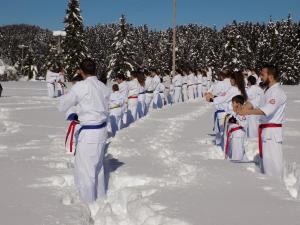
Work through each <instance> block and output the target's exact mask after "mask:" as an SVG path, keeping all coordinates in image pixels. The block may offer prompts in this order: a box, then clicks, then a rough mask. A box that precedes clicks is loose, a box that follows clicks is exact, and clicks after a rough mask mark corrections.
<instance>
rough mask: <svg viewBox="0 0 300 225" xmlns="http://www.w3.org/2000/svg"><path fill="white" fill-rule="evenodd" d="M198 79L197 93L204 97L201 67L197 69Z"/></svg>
mask: <svg viewBox="0 0 300 225" xmlns="http://www.w3.org/2000/svg"><path fill="white" fill-rule="evenodd" d="M196 79H197V95H198V98H203V96H202V73H201V70H200V69H199V70H197V76H196Z"/></svg>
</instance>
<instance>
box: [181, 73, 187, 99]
mask: <svg viewBox="0 0 300 225" xmlns="http://www.w3.org/2000/svg"><path fill="white" fill-rule="evenodd" d="M187 82H188V79H187V75H184V76H182V101H183V102H186V101H187V100H188V93H187Z"/></svg>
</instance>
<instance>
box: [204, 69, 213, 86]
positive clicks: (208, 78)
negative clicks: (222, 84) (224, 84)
mask: <svg viewBox="0 0 300 225" xmlns="http://www.w3.org/2000/svg"><path fill="white" fill-rule="evenodd" d="M212 73H213V72H212V69H211V67H209V68H206V75H207V89H210V86H211V83H212Z"/></svg>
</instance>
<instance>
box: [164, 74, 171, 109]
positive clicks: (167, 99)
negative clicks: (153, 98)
mask: <svg viewBox="0 0 300 225" xmlns="http://www.w3.org/2000/svg"><path fill="white" fill-rule="evenodd" d="M164 73H165V74H164V76H163V82H162V83H163V84H164V86H165V91H164V104H165V105H169V104H172V98H171V94H170V92H171V77H170V71H168V70H165V71H164Z"/></svg>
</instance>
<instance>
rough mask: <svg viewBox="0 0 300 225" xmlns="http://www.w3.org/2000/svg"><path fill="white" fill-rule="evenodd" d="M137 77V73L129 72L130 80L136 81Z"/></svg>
mask: <svg viewBox="0 0 300 225" xmlns="http://www.w3.org/2000/svg"><path fill="white" fill-rule="evenodd" d="M137 76H138V72H137V71H131V72H130V80H133V79H136V78H137Z"/></svg>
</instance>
